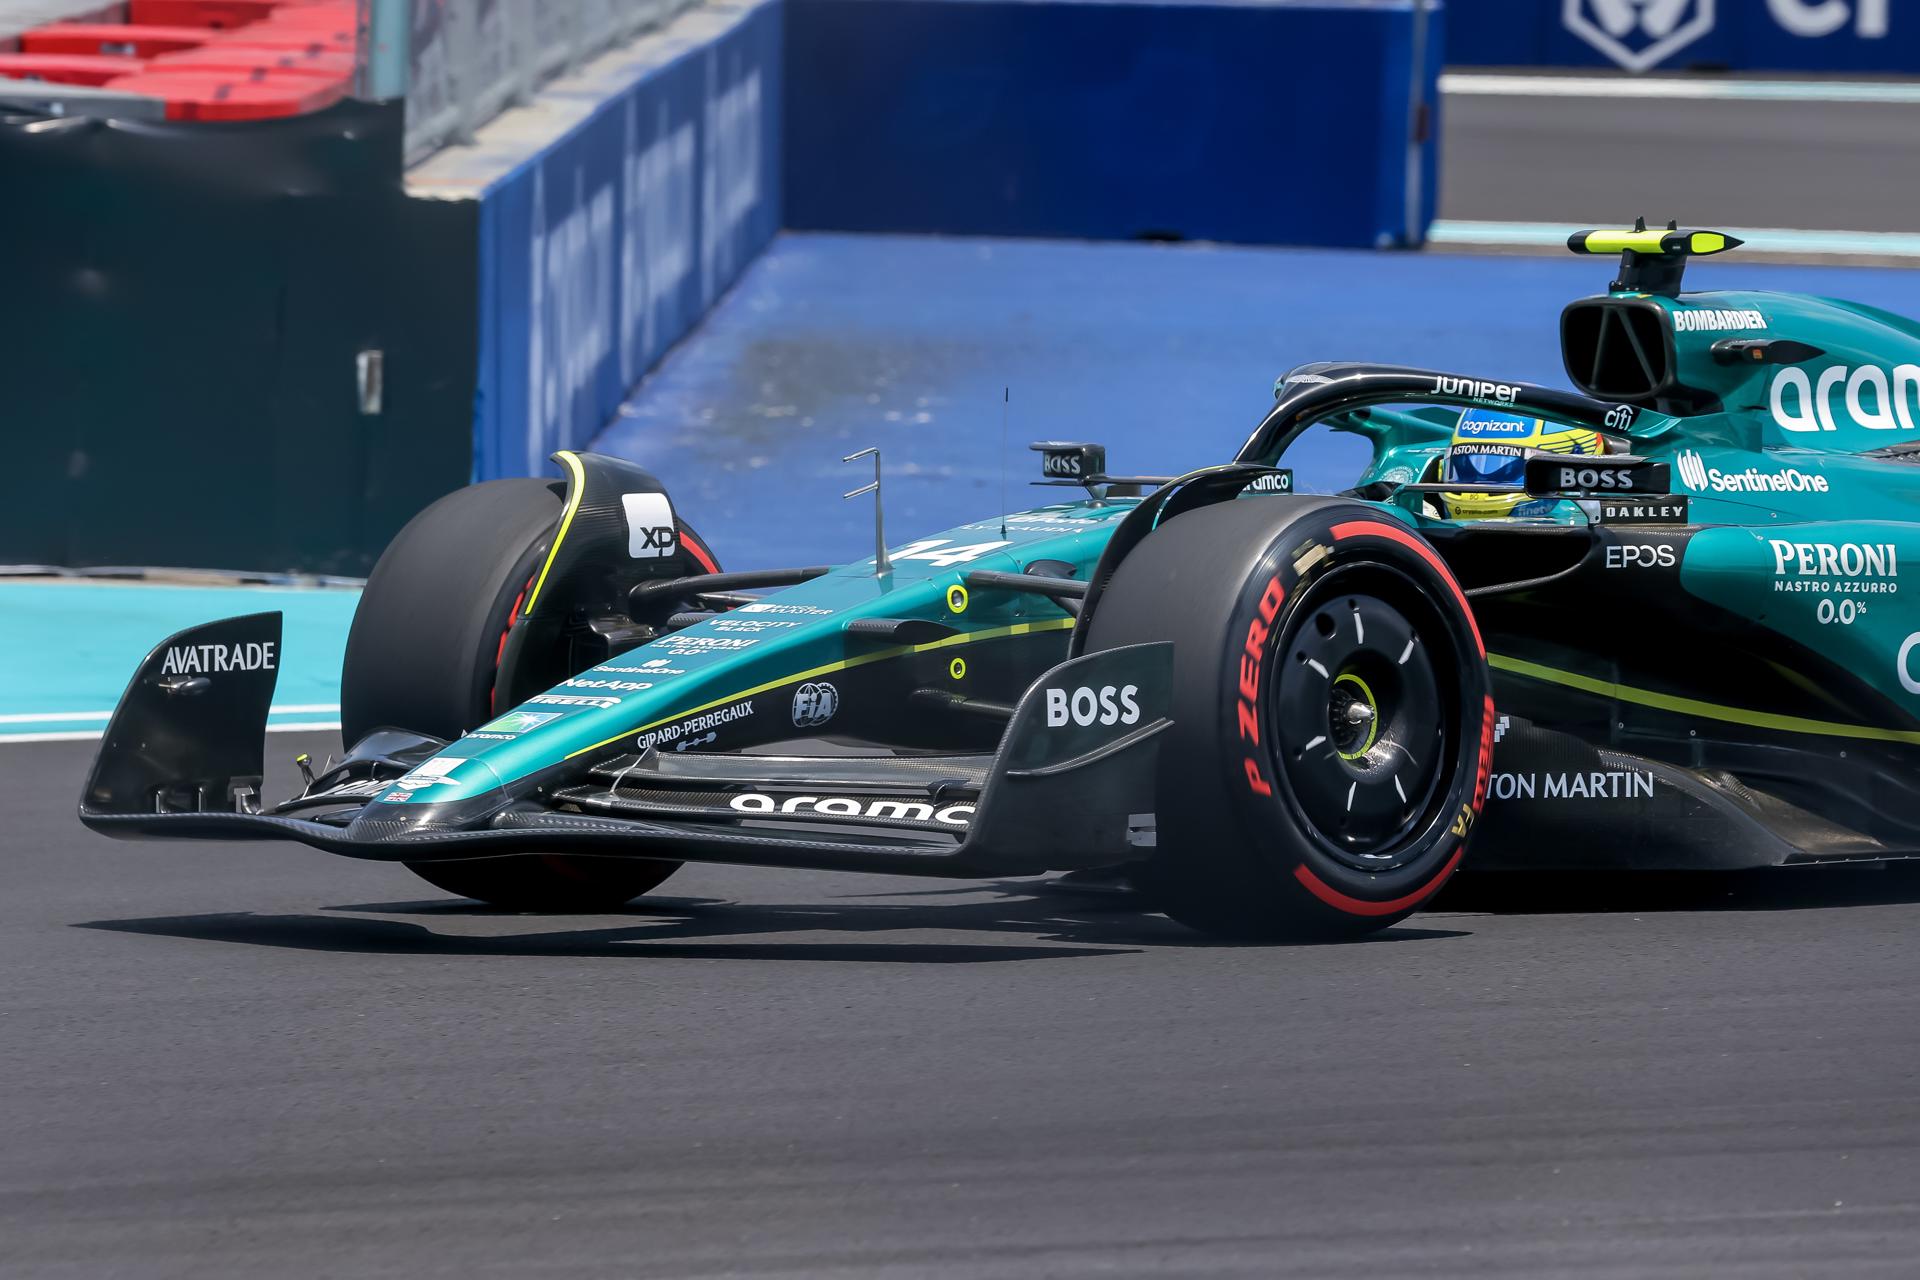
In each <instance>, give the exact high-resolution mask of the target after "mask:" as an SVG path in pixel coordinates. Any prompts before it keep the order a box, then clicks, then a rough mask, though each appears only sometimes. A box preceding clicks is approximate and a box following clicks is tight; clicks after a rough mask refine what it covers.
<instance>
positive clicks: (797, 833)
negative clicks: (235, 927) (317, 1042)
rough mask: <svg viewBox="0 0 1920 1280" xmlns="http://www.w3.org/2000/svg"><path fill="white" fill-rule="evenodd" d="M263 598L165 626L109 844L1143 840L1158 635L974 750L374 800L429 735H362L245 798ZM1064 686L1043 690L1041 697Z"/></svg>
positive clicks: (263, 677)
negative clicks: (1073, 703)
mask: <svg viewBox="0 0 1920 1280" xmlns="http://www.w3.org/2000/svg"><path fill="white" fill-rule="evenodd" d="M279 637H280V615H279V614H277V613H263V614H253V615H249V616H247V617H242V618H230V619H226V620H224V621H221V622H214V623H208V624H206V625H204V626H201V627H196V628H192V629H190V630H188V631H184V632H181V633H180V634H179V635H176V636H173V637H171V638H170V639H168V640H167V641H165V642H164V643H163V644H161V645H160V646H159V647H158V648H156V649H155V650H154V651H153V653H152V654H150V655H148V657H147V659H146V661H145V662H144V663H142V664H141V667H140V670H139V671H138V673H136V675H135V676H134V679H133V681H132V683H130V684H129V685H128V687H127V691H126V693H125V694H124V695H123V696H122V698H121V701H120V705H119V707H118V708H117V709H116V710H115V712H114V716H113V720H112V722H111V723H110V725H109V727H108V729H107V734H106V737H105V739H104V740H103V742H102V744H101V748H100V752H99V755H98V756H97V757H96V759H95V761H94V766H93V770H92V772H91V774H90V775H89V777H88V779H87V785H86V790H85V792H84V794H83V795H82V797H81V802H80V818H81V821H82V822H84V823H85V824H86V825H87V826H88V827H90V828H92V829H93V830H96V831H99V832H101V833H102V834H105V835H110V836H115V837H118V838H122V839H195V840H262V839H280V840H292V841H296V842H298V843H301V844H306V845H311V846H313V847H314V848H318V849H325V850H327V851H329V852H332V853H339V854H344V855H347V856H349V857H355V858H366V859H373V860H377V861H391V862H431V861H444V860H455V859H469V858H482V857H500V856H507V855H511V854H523V853H572V854H587V855H595V856H605V857H639V858H659V857H672V858H675V859H682V860H688V861H699V862H724V863H739V864H746V865H755V866H779V867H808V868H819V869H826V870H857V871H879V872H887V873H892V874H905V875H923V876H953V877H968V878H971V877H982V876H1009V875H1037V874H1041V873H1044V872H1049V871H1066V870H1076V869H1081V868H1088V867H1104V866H1112V865H1115V864H1116V863H1121V862H1126V861H1130V860H1134V859H1138V858H1141V857H1144V856H1146V854H1147V853H1149V852H1150V851H1151V847H1152V843H1153V839H1154V817H1153V813H1152V801H1151V796H1152V795H1153V787H1154V776H1155V765H1156V754H1157V752H1158V749H1159V739H1160V735H1161V733H1162V731H1164V730H1165V729H1166V728H1167V727H1168V726H1169V725H1170V724H1171V723H1172V722H1171V720H1170V718H1169V714H1168V712H1169V698H1170V687H1171V682H1172V674H1173V649H1172V646H1171V645H1168V644H1151V645H1137V646H1132V647H1130V648H1125V649H1113V650H1107V651H1104V652H1101V653H1096V654H1090V655H1086V656H1083V657H1078V658H1072V659H1069V660H1068V661H1066V662H1064V663H1061V664H1060V665H1058V666H1056V667H1054V668H1052V669H1051V670H1049V671H1047V672H1046V673H1045V674H1044V675H1043V676H1042V677H1041V678H1040V679H1039V680H1038V681H1036V682H1035V683H1034V684H1033V685H1032V686H1031V687H1030V688H1029V689H1028V690H1027V692H1026V694H1025V695H1024V696H1023V697H1022V698H1021V699H1020V702H1019V704H1018V705H1017V706H1016V708H1015V709H1014V712H1013V715H1012V717H1011V719H1010V720H1009V722H1008V725H1007V729H1006V732H1005V733H1004V734H1003V736H1002V738H1001V740H1000V745H999V749H998V750H997V751H995V752H994V753H993V754H991V755H969V756H957V755H947V756H938V755H893V754H884V755H866V756H765V755H747V754H741V755H699V754H694V753H686V754H674V753H661V752H659V751H657V750H654V749H652V748H648V749H646V750H645V751H642V752H639V753H638V754H634V753H628V754H625V755H617V756H614V757H611V758H601V759H597V760H596V759H588V758H582V759H581V760H578V761H561V762H558V763H556V764H555V765H554V766H552V767H550V768H548V769H545V770H542V771H540V772H538V773H535V774H533V775H531V776H528V777H525V778H521V779H518V780H515V781H513V782H510V783H508V784H506V785H504V786H502V787H499V788H497V789H495V790H494V791H493V792H490V793H488V794H486V795H484V796H479V797H474V798H472V799H468V800H464V801H456V802H452V803H445V804H433V803H424V804H423V803H410V804H406V805H386V804H381V803H378V802H377V801H376V800H375V799H374V797H376V796H377V795H378V794H380V793H381V792H383V791H385V790H387V789H388V787H389V785H390V784H391V783H392V782H394V781H395V780H397V779H398V778H399V777H401V776H402V775H403V774H405V773H406V772H407V771H408V770H409V769H410V768H411V767H412V766H413V765H415V764H418V763H419V762H420V761H421V760H423V759H425V758H427V757H428V756H430V755H432V754H433V752H434V751H435V749H436V748H439V747H442V746H444V745H445V744H444V743H443V742H441V741H440V740H438V739H433V738H426V737H422V736H420V735H415V734H408V733H405V732H402V731H397V730H389V731H380V732H376V733H374V734H370V735H368V737H367V738H366V739H363V740H362V742H360V743H357V744H355V745H354V746H353V748H351V749H350V750H349V752H348V753H347V757H346V759H345V760H343V761H342V762H341V764H340V765H338V766H336V767H334V768H332V769H330V770H329V771H328V772H327V773H325V774H323V775H322V776H321V777H319V778H317V779H315V780H314V783H313V784H312V785H310V786H309V787H308V788H307V789H306V790H305V791H304V792H303V793H302V794H301V795H299V796H296V797H294V798H292V799H291V800H289V801H287V802H286V803H284V804H281V805H279V806H277V807H275V808H272V809H263V808H262V807H261V804H260V800H259V793H260V784H261V778H262V775H263V768H262V764H263V755H264V741H265V734H266V717H267V708H268V706H269V704H270V703H271V701H272V695H273V687H274V680H275V675H276V670H275V667H276V659H275V653H276V651H277V649H278V645H279ZM1109 685H1111V686H1116V687H1124V686H1129V685H1131V686H1134V688H1135V690H1136V692H1135V694H1134V695H1133V700H1134V701H1135V702H1136V703H1137V708H1138V709H1137V712H1136V713H1134V714H1133V715H1131V716H1130V717H1127V718H1124V719H1122V718H1116V719H1115V720H1114V722H1113V723H1110V724H1102V723H1100V719H1099V718H1098V717H1096V718H1095V719H1094V720H1093V722H1092V723H1090V724H1082V723H1080V722H1078V721H1076V720H1075V719H1073V718H1072V717H1071V716H1068V717H1065V718H1064V720H1063V719H1062V717H1061V716H1059V715H1058V714H1055V715H1053V716H1051V717H1050V716H1049V714H1048V712H1049V705H1048V702H1049V700H1048V699H1047V697H1046V691H1047V690H1048V689H1054V690H1064V691H1065V692H1066V693H1067V694H1068V695H1069V697H1070V696H1071V694H1072V692H1073V691H1074V690H1076V689H1083V688H1092V689H1095V690H1098V689H1100V688H1102V687H1104V686H1109ZM1060 703H1061V700H1060V699H1059V698H1057V697H1056V698H1055V699H1054V700H1053V705H1054V707H1056V708H1057V707H1058V706H1059V705H1060Z"/></svg>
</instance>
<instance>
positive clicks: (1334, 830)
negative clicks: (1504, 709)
mask: <svg viewBox="0 0 1920 1280" xmlns="http://www.w3.org/2000/svg"><path fill="white" fill-rule="evenodd" d="M1089 628H1090V629H1089V632H1088V637H1087V639H1088V646H1087V647H1088V648H1089V649H1090V650H1092V649H1106V648H1115V647H1118V646H1121V645H1127V644H1138V643H1143V642H1148V641H1161V640H1171V641H1173V642H1174V696H1173V720H1174V723H1173V727H1172V728H1171V730H1169V731H1168V733H1167V734H1166V735H1165V736H1164V737H1163V739H1162V742H1161V746H1160V752H1159V759H1160V765H1159V769H1160V773H1159V785H1158V789H1157V796H1156V807H1157V811H1158V817H1159V821H1158V842H1159V843H1158V846H1157V848H1156V850H1155V852H1154V854H1153V856H1152V857H1151V858H1150V859H1149V860H1148V861H1147V862H1146V863H1144V864H1142V865H1141V866H1140V868H1139V869H1138V871H1137V873H1136V876H1135V880H1136V883H1137V884H1138V885H1139V886H1140V888H1141V889H1142V890H1143V891H1144V892H1145V893H1146V894H1147V896H1148V897H1149V898H1150V900H1151V901H1152V902H1153V903H1154V904H1155V905H1157V906H1158V907H1160V908H1161V909H1162V910H1164V911H1165V912H1166V913H1167V914H1168V915H1170V916H1172V917H1173V918H1175V919H1177V920H1179V921H1181V922H1183V923H1185V924H1188V925H1191V926H1193V927H1195V928H1198V929H1201V930H1204V931H1206V932H1209V933H1214V934H1220V935H1225V936H1232V937H1244V938H1264V939H1301V940H1307V939H1328V938H1340V937H1353V936H1358V935H1361V934H1366V933H1371V932H1374V931H1376V930H1378V929H1382V928H1385V927H1387V926H1388V925H1391V924H1393V923H1395V922H1396V921H1399V920H1401V919H1404V918H1405V917H1406V916H1408V915H1410V914H1411V913H1412V912H1413V911H1415V910H1417V909H1418V908H1419V907H1420V905H1421V904H1422V903H1424V902H1426V901H1427V900H1428V899H1429V898H1431V897H1432V896H1433V894H1434V893H1436V892H1437V891H1438V890H1439V889H1440V886H1441V885H1443V884H1444V883H1445V882H1446V880H1447V878H1448V877H1449V876H1451V875H1452V874H1453V871H1454V869H1455V868H1456V867H1457V866H1458V865H1459V862H1460V858H1461V855H1462V853H1463V851H1464V849H1465V843H1466V837H1467V835H1468V833H1469V832H1470V831H1471V829H1472V826H1473V824H1474V821H1475V819H1476V818H1477V817H1478V815H1479V812H1480V807H1481V804H1482V802H1483V801H1484V799H1485V795H1486V782H1487V768H1488V765H1489V763H1490V761H1491V756H1492V734H1493V727H1492V719H1493V703H1492V699H1491V696H1490V694H1489V685H1488V677H1487V667H1486V654H1485V650H1484V648H1483V647H1482V645H1481V642H1480V636H1479V631H1478V629H1477V627H1476V626H1475V624H1474V621H1473V617H1472V612H1471V610H1470V609H1469V607H1468V605H1467V601H1466V597H1465V596H1464V595H1463V594H1462V593H1461V591H1460V588H1459V585H1458V584H1457V583H1456V582H1455V581H1454V579H1453V576H1452V574H1451V573H1449V572H1448V571H1447V569H1446V567H1445V565H1444V564H1443V563H1442V562H1441V561H1440V559H1439V557H1438V555H1436V554H1435V553H1434V551H1433V549H1432V548H1431V547H1430V546H1428V545H1427V543H1426V542H1425V541H1423V540H1422V539H1421V538H1420V537H1419V536H1418V535H1417V534H1415V533H1413V532H1412V531H1411V530H1409V529H1408V528H1407V527H1406V526H1405V525H1404V524H1402V523H1400V522H1399V521H1397V520H1395V519H1393V518H1392V517H1391V516H1387V515H1384V514H1382V513H1381V512H1380V511H1379V510H1377V509H1376V508H1372V507H1367V506H1363V505H1361V504H1358V503H1354V502H1348V501H1341V500H1336V499H1327V500H1319V501H1306V500H1291V499H1288V500H1280V499H1267V498H1251V499H1241V500H1235V501H1228V502H1223V503H1219V504H1217V505H1215V506H1211V507H1205V508H1201V509H1199V510H1196V511H1192V512H1188V513H1186V514H1183V515H1180V516H1177V517H1175V518H1174V519H1172V520H1170V521H1168V522H1167V523H1166V524H1165V525H1164V526H1162V527H1161V528H1159V529H1157V530H1155V531H1154V532H1153V533H1152V534H1151V535H1149V536H1148V537H1147V538H1146V539H1145V540H1143V541H1142V542H1141V543H1140V545H1139V546H1138V547H1136V548H1134V550H1133V551H1132V552H1130V553H1129V554H1128V556H1127V557H1126V559H1125V560H1123V561H1122V562H1121V563H1120V565H1119V566H1118V568H1117V570H1116V571H1115V573H1114V575H1113V578H1112V580H1111V582H1110V583H1109V584H1108V585H1107V587H1106V589H1105V591H1104V593H1103V594H1102V595H1101V596H1100V598H1099V600H1098V601H1097V602H1096V607H1095V609H1094V612H1093V614H1092V617H1091V618H1090V620H1089ZM1355 708H1360V709H1359V710H1356V709H1355Z"/></svg>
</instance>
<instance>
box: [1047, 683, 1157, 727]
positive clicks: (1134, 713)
mask: <svg viewBox="0 0 1920 1280" xmlns="http://www.w3.org/2000/svg"><path fill="white" fill-rule="evenodd" d="M1139 692H1140V686H1139V685H1137V684H1129V685H1122V686H1120V687H1119V688H1115V687H1114V686H1113V685H1110V684H1108V685H1102V686H1100V687H1099V688H1098V689H1091V688H1088V687H1086V686H1085V685H1082V686H1081V687H1080V688H1078V689H1074V690H1072V691H1068V690H1066V689H1049V690H1047V728H1049V729H1058V728H1061V727H1062V726H1064V725H1065V724H1066V723H1067V722H1068V721H1069V720H1071V721H1072V722H1073V723H1075V724H1077V725H1080V726H1081V727H1082V728H1085V727H1086V726H1088V725H1092V724H1138V723H1140V703H1139V701H1138V700H1137V697H1136V695H1138V694H1139Z"/></svg>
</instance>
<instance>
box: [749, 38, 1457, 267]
mask: <svg viewBox="0 0 1920 1280" xmlns="http://www.w3.org/2000/svg"><path fill="white" fill-rule="evenodd" d="M787 3H788V5H789V10H788V13H789V18H788V35H787V38H788V57H787V100H786V130H787V152H786V187H787V225H788V226H790V227H795V228H802V229H815V230H841V231H919V232H942V233H952V234H981V235H1012V236H1072V237H1078V238H1084V239H1128V238H1132V237H1136V236H1175V237H1182V238H1192V239H1206V240H1228V241H1239V242H1243V243H1259V244H1313V245H1340V246H1354V247H1374V246H1378V245H1389V244H1403V243H1410V242H1416V243H1417V242H1418V241H1419V240H1420V239H1421V238H1422V237H1423V236H1424V234H1425V228H1426V225H1427V223H1428V222H1429V221H1430V220H1431V219H1432V216H1433V214H1432V199H1433V189H1434V182H1433V163H1434V156H1433V150H1434V149H1433V147H1432V145H1431V143H1430V142H1429V143H1427V144H1426V145H1424V146H1422V147H1421V149H1420V151H1419V152H1418V161H1417V167H1416V169H1415V178H1416V180H1417V181H1418V182H1419V184H1420V186H1421V188H1422V191H1421V193H1420V195H1419V196H1418V197H1417V198H1416V200H1415V201H1414V202H1413V205H1412V208H1411V210H1410V209H1409V201H1408V179H1409V174H1408V159H1409V134H1410V132H1411V131H1412V130H1413V129H1414V128H1416V127H1417V126H1416V125H1414V124H1412V123H1411V122H1410V110H1409V108H1410V95H1411V94H1412V93H1413V91H1414V89H1415V85H1416V76H1415V73H1414V59H1415V57H1416V53H1415V50H1414V47H1413V46H1414V41H1415V15H1414V13H1413V9H1412V5H1411V3H1398V4H1396V3H1390V2H1389V3H1381V2H1379V0H1372V2H1369V3H1352V2H1348V0H1325V2H1322V3H1311V4H1309V3H1285V2H1283V3H1266V4H1198V3H1182V4H1147V3H1128V2H1124V0H1123V2H1121V3H1047V2H1044V0H787ZM1425 16H1426V19H1427V22H1428V24H1429V27H1430V30H1429V35H1428V38H1427V41H1426V44H1427V48H1426V51H1425V53H1426V54H1428V55H1430V56H1422V57H1421V61H1422V63H1423V64H1430V65H1423V67H1422V71H1423V72H1425V73H1426V74H1424V75H1423V76H1421V77H1419V83H1420V84H1421V85H1422V86H1428V85H1431V83H1432V79H1431V75H1432V73H1433V72H1435V71H1437V68H1438V63H1439V61H1440V54H1441V52H1442V49H1443V45H1442V36H1441V32H1440V30H1438V28H1440V27H1441V26H1443V11H1442V10H1438V9H1436V10H1434V11H1432V12H1430V13H1428V14H1427V15H1425ZM1428 126H1429V127H1428V129H1427V130H1426V132H1428V133H1429V134H1431V132H1432V130H1431V127H1430V126H1431V120H1430V119H1429V121H1428Z"/></svg>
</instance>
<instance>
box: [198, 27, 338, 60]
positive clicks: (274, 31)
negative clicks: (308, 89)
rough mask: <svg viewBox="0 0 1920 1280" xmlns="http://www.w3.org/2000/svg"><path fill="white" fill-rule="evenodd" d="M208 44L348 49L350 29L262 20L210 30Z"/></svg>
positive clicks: (271, 47)
mask: <svg viewBox="0 0 1920 1280" xmlns="http://www.w3.org/2000/svg"><path fill="white" fill-rule="evenodd" d="M208 43H209V44H217V45H219V46H220V47H221V48H223V49H311V50H314V51H315V52H319V51H323V50H329V49H331V50H334V51H335V52H339V53H352V52H353V51H354V48H355V43H354V33H353V32H352V31H343V32H336V31H334V30H333V29H332V28H329V27H275V26H270V25H269V24H267V23H264V22H256V23H253V24H252V25H251V26H245V27H241V28H240V29H239V30H238V31H226V32H218V33H214V38H213V39H212V40H210V41H208Z"/></svg>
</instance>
